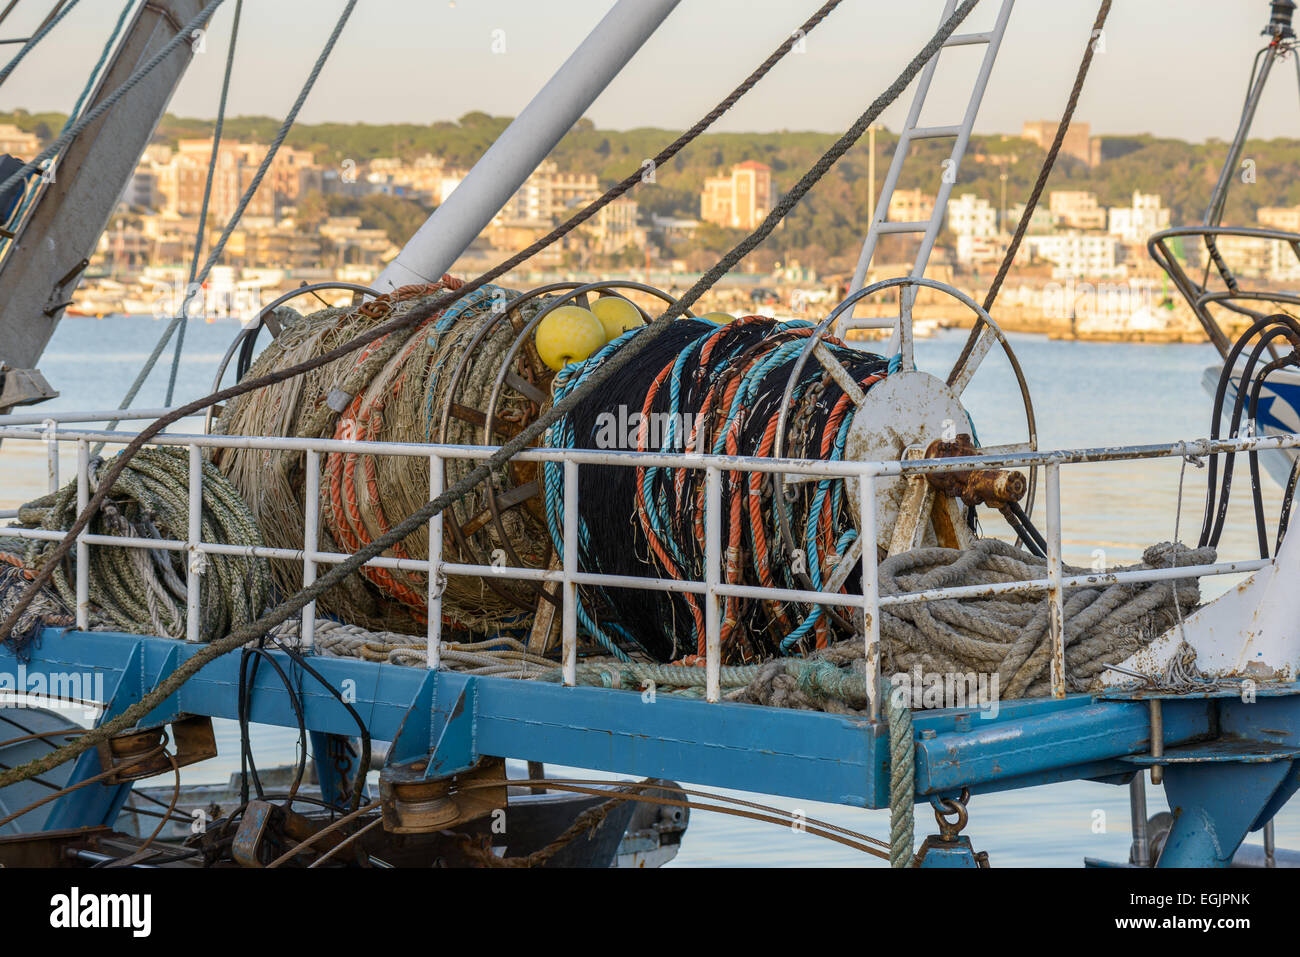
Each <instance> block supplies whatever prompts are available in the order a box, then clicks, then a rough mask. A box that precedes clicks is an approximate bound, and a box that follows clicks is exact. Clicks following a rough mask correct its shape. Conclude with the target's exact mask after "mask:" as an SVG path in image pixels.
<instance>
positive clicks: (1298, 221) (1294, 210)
mask: <svg viewBox="0 0 1300 957" xmlns="http://www.w3.org/2000/svg"><path fill="white" fill-rule="evenodd" d="M1255 219H1256V220H1257V221H1258V222H1259V224H1260V225H1261V226H1263V227H1264V228H1266V229H1280V230H1283V231H1284V232H1288V233H1300V206H1261V207H1260V208H1259V209H1258V210H1257V211H1256V212H1255Z"/></svg>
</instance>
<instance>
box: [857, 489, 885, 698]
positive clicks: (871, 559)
mask: <svg viewBox="0 0 1300 957" xmlns="http://www.w3.org/2000/svg"><path fill="white" fill-rule="evenodd" d="M858 513H859V515H860V516H861V517H860V519H859V521H860V523H861V528H859V529H858V538H859V539H860V540H861V541H863V542H868V543H870V547H867V546H865V545H864V546H863V548H862V614H863V625H864V627H863V641H864V642H865V643H866V647H865V648H864V654H865V655H866V658H865V661H866V665H867V702H868V715H869V717H870V719H871V720H872V721H879V720H880V574H879V569H878V568H877V567H876V545H875V542H876V534H877V529H876V479H875V476H873V475H871V474H870V473H868V472H865V471H864V472H863V473H862V477H861V478H860V479H859V480H858Z"/></svg>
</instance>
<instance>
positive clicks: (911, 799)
mask: <svg viewBox="0 0 1300 957" xmlns="http://www.w3.org/2000/svg"><path fill="white" fill-rule="evenodd" d="M892 691H893V688H892V687H890V685H889V683H888V682H881V686H880V694H881V696H882V698H883V699H884V704H885V719H886V720H887V721H888V722H889V866H890V867H907V866H908V865H909V864H910V863H911V861H912V855H913V849H914V847H915V844H916V837H915V821H914V819H913V817H912V812H913V805H915V803H916V741H915V740H914V739H913V738H912V712H911V711H909V710H908V709H907V708H905V707H904V706H903V704H902V702H901V701H898V700H896V698H895V696H894V695H893V694H892V693H891V692H892Z"/></svg>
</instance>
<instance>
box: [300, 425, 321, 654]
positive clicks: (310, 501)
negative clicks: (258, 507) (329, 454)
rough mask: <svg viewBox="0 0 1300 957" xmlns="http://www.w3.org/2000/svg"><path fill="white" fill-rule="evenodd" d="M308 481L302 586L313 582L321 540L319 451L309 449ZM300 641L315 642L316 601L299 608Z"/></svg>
mask: <svg viewBox="0 0 1300 957" xmlns="http://www.w3.org/2000/svg"><path fill="white" fill-rule="evenodd" d="M303 464H304V467H305V468H306V470H307V481H306V483H305V486H304V488H303V500H302V514H303V521H302V551H303V555H302V586H303V587H304V588H306V587H307V586H309V585H311V584H312V583H313V582H315V581H316V558H315V555H316V548H317V545H318V543H319V539H320V453H319V452H310V451H309V452H308V453H307V458H306V460H305V461H304V463H303ZM302 642H303V644H304V645H306V646H307V647H308V648H313V647H315V644H316V601H315V599H313V600H311V601H309V602H308V603H307V604H306V605H304V606H303V608H302Z"/></svg>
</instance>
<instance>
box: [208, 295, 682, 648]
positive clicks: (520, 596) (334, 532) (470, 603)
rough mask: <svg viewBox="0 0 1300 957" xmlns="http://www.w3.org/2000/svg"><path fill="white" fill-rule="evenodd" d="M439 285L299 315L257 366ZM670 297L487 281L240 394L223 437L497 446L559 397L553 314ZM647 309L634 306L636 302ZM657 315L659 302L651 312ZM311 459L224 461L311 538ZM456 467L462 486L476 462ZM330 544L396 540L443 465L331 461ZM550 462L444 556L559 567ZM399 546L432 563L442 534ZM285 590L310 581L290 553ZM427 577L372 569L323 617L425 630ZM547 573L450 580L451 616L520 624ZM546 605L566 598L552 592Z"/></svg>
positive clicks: (530, 471) (333, 338)
mask: <svg viewBox="0 0 1300 957" xmlns="http://www.w3.org/2000/svg"><path fill="white" fill-rule="evenodd" d="M459 285H460V281H459V280H456V279H454V278H453V277H449V276H448V277H444V278H443V281H442V282H441V283H439V284H434V285H430V286H416V287H404V288H402V289H399V290H397V291H396V292H394V293H392V294H391V295H389V296H380V297H378V298H376V299H374V300H372V301H370V302H368V303H366V304H365V305H363V306H361V307H359V308H357V309H353V310H336V309H326V310H321V311H320V312H317V313H315V314H314V315H310V316H306V317H302V318H301V319H300V320H298V321H292V320H291V321H290V322H289V323H288V324H287V325H286V326H285V328H284V330H283V332H282V333H281V335H280V336H279V337H278V338H277V339H276V341H275V342H273V343H272V344H271V345H269V346H268V347H267V348H266V349H265V350H264V351H263V352H262V354H261V355H260V356H259V357H258V359H257V361H256V362H255V363H254V364H253V365H252V367H251V369H250V370H249V374H252V375H259V374H261V373H263V372H265V371H270V370H272V369H275V368H277V367H280V366H282V365H285V364H287V363H292V362H296V361H300V360H301V359H303V358H306V357H308V356H311V355H318V354H321V353H323V352H325V351H327V350H328V349H330V348H332V347H333V346H334V345H336V344H337V343H338V342H339V341H342V340H344V339H346V338H350V337H351V336H354V335H356V334H357V333H359V332H360V331H362V330H363V329H364V328H367V327H368V326H369V325H371V324H374V323H378V322H382V321H387V320H388V319H390V318H392V317H393V316H394V315H398V314H400V313H401V312H403V311H405V310H408V309H410V308H412V307H413V306H414V305H415V304H416V303H417V302H418V301H419V300H420V299H423V298H425V297H427V296H429V295H431V294H432V293H434V292H435V291H437V289H439V288H443V287H447V288H451V289H455V288H458V287H459ZM621 289H623V290H626V291H627V293H628V295H629V296H630V295H638V296H643V295H649V296H651V297H653V298H657V299H659V300H661V301H663V302H671V298H670V297H669V296H668V295H667V294H665V293H663V292H661V291H659V290H656V289H654V288H653V287H649V286H643V285H641V284H638V283H624V282H617V281H613V282H605V283H591V284H585V285H584V284H580V283H577V282H565V283H555V284H552V285H549V286H543V287H540V288H537V289H533V290H531V291H529V292H525V293H519V292H516V291H513V290H508V289H505V288H502V287H500V286H493V285H486V286H483V287H482V288H480V289H477V290H475V291H473V292H472V293H470V294H469V295H467V296H466V297H464V298H463V299H461V300H460V301H458V302H456V303H455V304H454V305H453V306H452V307H451V308H449V309H447V310H445V311H443V312H440V313H437V314H435V315H434V316H432V317H430V318H429V319H427V320H425V321H424V322H422V323H421V324H419V325H418V326H416V327H415V328H413V329H411V330H409V331H407V332H404V333H402V334H400V335H398V336H389V337H385V338H383V339H379V340H377V341H376V342H374V343H371V344H370V345H369V346H368V347H367V348H366V349H365V350H363V351H361V352H360V353H358V354H357V356H356V357H355V358H352V357H349V358H348V359H346V360H341V361H340V362H337V363H332V364H330V365H328V366H325V367H324V368H322V369H321V370H318V371H317V372H316V373H315V374H313V375H311V376H307V377H303V378H302V379H297V380H290V381H288V382H285V383H280V384H278V385H276V386H273V387H271V388H268V389H265V390H260V392H258V393H252V394H250V395H248V396H245V397H241V399H240V400H236V402H234V403H232V404H231V406H230V407H228V408H227V409H226V410H225V411H224V412H223V414H222V416H221V419H220V420H219V421H218V423H217V425H216V430H217V431H221V432H225V433H231V434H236V433H237V434H249V435H277V434H278V435H299V436H328V437H332V438H338V439H352V440H361V441H378V442H408V443H439V444H453V445H498V444H500V443H501V442H502V441H504V440H505V439H507V438H509V437H511V436H513V435H515V434H517V433H518V432H519V431H520V430H521V429H522V428H524V427H525V426H527V425H528V424H529V423H530V422H531V421H532V420H533V419H535V418H536V416H537V415H539V414H540V413H541V412H542V411H543V410H544V409H545V408H546V407H547V406H548V405H549V403H550V383H551V379H552V378H553V376H554V373H553V372H552V371H551V370H550V369H549V368H547V367H546V365H545V363H543V362H542V361H541V358H540V356H539V355H538V354H537V350H536V347H535V345H534V343H533V332H534V330H535V328H536V326H537V324H538V322H540V321H541V320H542V319H543V318H544V317H545V315H546V314H548V313H549V312H550V311H552V310H553V309H554V308H556V307H558V306H560V305H563V304H566V303H577V304H579V305H583V306H585V305H586V304H587V303H588V297H589V296H592V295H594V294H597V293H605V294H613V295H620V294H621V293H620V290H621ZM634 304H635V303H634ZM638 309H639V310H640V312H641V314H642V316H643V318H647V319H648V313H647V312H646V311H645V309H643V308H641V307H640V306H638ZM304 459H305V456H304V455H303V454H302V453H297V452H270V451H267V452H263V451H254V450H244V449H227V450H222V451H221V453H220V454H219V457H218V459H217V460H218V462H219V463H220V465H221V467H222V469H223V470H224V471H225V472H226V473H227V474H228V475H229V476H230V477H231V479H232V480H233V481H234V482H235V484H236V485H237V486H238V487H239V488H240V489H241V491H242V492H243V494H244V495H245V497H246V499H247V500H248V502H249V503H250V505H251V506H252V507H253V509H254V512H255V513H256V514H257V516H258V519H259V521H261V522H263V523H264V528H266V529H267V535H268V538H270V539H271V540H272V541H274V542H275V544H277V545H281V546H282V547H287V548H301V547H302V524H303V514H304V510H303V506H302V495H303V492H302V488H303V484H304V481H303V480H304V475H303V471H302V470H303V467H304ZM474 464H475V463H474V462H473V461H470V460H457V459H447V460H445V482H446V483H447V484H452V483H454V482H456V481H457V480H458V479H460V478H461V477H462V476H463V475H464V474H466V473H467V472H468V471H470V470H471V469H472V468H473V467H474ZM320 488H321V501H320V508H321V511H320V526H319V530H320V548H321V549H322V550H334V551H343V552H348V551H355V550H356V549H357V548H360V547H362V546H364V545H366V544H368V543H369V542H371V541H373V540H374V539H375V538H376V537H378V536H380V535H382V534H384V533H385V532H386V531H387V530H388V529H389V528H390V527H391V526H392V525H393V524H395V522H396V521H398V520H400V519H401V518H403V517H405V516H406V515H407V514H409V513H410V512H412V511H415V510H416V509H418V508H419V507H420V506H421V505H423V504H424V503H425V501H427V499H428V490H429V461H428V459H426V458H423V457H419V456H411V457H402V456H368V455H360V454H356V453H329V454H326V455H323V456H322V457H321V482H320ZM540 491H541V488H540V484H539V482H538V480H537V469H536V466H535V464H531V463H514V464H512V465H511V466H510V467H509V468H507V469H505V470H503V471H502V473H501V474H500V475H498V476H497V477H496V478H495V480H494V481H493V482H492V483H489V484H485V485H484V486H481V487H480V488H479V489H477V490H476V491H475V493H474V494H472V495H470V496H467V497H466V498H465V499H463V500H461V501H460V502H458V503H457V504H456V505H455V506H454V507H453V508H451V509H449V510H448V511H447V512H446V514H445V515H444V543H443V559H444V560H445V561H448V562H453V563H459V564H476V565H501V564H510V565H514V566H523V567H531V568H545V567H547V565H548V564H549V562H550V560H551V542H550V537H549V535H548V534H547V529H546V522H545V512H544V509H543V507H542V504H541V496H540ZM386 554H388V555H391V556H393V557H396V558H411V559H416V560H423V559H426V558H427V557H428V539H427V535H426V534H425V533H423V532H417V533H413V534H412V535H410V536H409V537H408V538H407V539H405V540H404V541H402V542H401V543H399V544H398V545H397V546H395V547H394V548H392V549H390V550H389V551H388V552H387V553H386ZM273 569H274V573H275V576H276V584H277V587H278V588H280V589H281V590H283V591H293V590H296V589H297V588H298V587H300V584H301V576H302V569H301V565H300V563H297V562H275V563H273ZM427 594H428V586H427V578H426V576H425V575H424V574H423V573H418V572H409V571H404V570H398V569H387V568H375V567H368V568H365V569H364V570H363V571H362V573H361V574H360V575H358V576H353V577H352V578H350V579H349V580H348V582H347V583H346V585H345V586H340V587H339V588H336V589H334V590H332V591H331V592H328V593H326V595H324V596H322V599H321V601H320V603H319V607H320V610H321V611H322V612H323V613H325V614H328V615H331V616H337V617H339V618H342V619H344V620H346V621H349V622H352V623H355V624H357V625H360V626H362V627H365V628H367V629H372V630H378V631H394V632H399V633H406V634H410V633H413V632H422V631H423V630H424V627H425V619H426V615H427V610H428V609H427ZM544 594H545V593H544V592H543V591H542V589H541V588H540V587H539V586H538V584H537V583H535V582H520V581H510V580H506V579H503V578H496V577H492V576H485V577H483V578H468V577H464V576H454V577H451V578H450V579H449V580H448V581H447V582H446V584H445V590H444V592H443V595H442V607H443V614H444V618H443V625H444V626H445V627H447V628H450V629H452V630H453V631H464V632H468V633H471V634H491V635H495V634H500V633H518V632H521V631H522V630H523V629H524V628H526V627H527V625H528V623H529V619H530V616H531V613H532V612H533V610H534V609H535V608H536V606H537V602H538V600H539V597H540V596H542V595H544ZM542 600H553V599H550V596H549V595H547V596H546V597H545V598H543V599H542Z"/></svg>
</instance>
